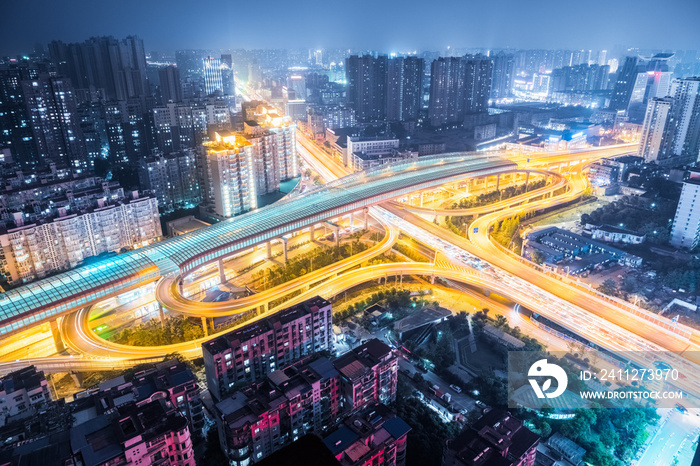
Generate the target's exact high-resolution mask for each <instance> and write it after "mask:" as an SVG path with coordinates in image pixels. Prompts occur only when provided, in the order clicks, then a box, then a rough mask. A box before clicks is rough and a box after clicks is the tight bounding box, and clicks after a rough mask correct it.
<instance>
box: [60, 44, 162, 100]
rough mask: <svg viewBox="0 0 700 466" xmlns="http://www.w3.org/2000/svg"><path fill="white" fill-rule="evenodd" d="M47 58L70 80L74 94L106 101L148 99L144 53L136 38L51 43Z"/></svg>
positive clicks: (148, 91)
mask: <svg viewBox="0 0 700 466" xmlns="http://www.w3.org/2000/svg"><path fill="white" fill-rule="evenodd" d="M49 55H50V57H51V60H52V61H53V63H54V64H55V65H56V67H57V69H58V71H59V73H60V74H62V75H64V76H67V77H69V78H70V79H71V82H72V83H73V86H74V87H75V89H76V90H82V91H87V93H81V95H89V94H90V93H91V92H92V91H95V90H97V91H100V92H103V93H104V96H105V98H106V99H107V100H126V99H129V98H132V97H142V96H146V95H150V89H149V86H148V79H147V77H146V53H145V52H144V48H143V41H142V40H141V39H139V38H138V37H136V36H128V37H126V38H125V39H121V40H117V39H115V38H114V37H111V36H108V37H93V38H90V39H88V40H86V41H85V42H82V43H74V44H65V43H63V42H61V41H53V42H51V43H50V44H49Z"/></svg>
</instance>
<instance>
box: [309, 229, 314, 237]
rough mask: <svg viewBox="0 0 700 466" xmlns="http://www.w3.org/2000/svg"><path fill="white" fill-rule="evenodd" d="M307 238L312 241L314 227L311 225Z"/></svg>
mask: <svg viewBox="0 0 700 466" xmlns="http://www.w3.org/2000/svg"><path fill="white" fill-rule="evenodd" d="M309 236H310V237H311V241H313V240H314V226H313V225H311V226H310V227H309Z"/></svg>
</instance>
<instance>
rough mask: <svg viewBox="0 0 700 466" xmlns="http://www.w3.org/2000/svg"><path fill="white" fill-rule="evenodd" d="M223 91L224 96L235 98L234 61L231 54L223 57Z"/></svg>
mask: <svg viewBox="0 0 700 466" xmlns="http://www.w3.org/2000/svg"><path fill="white" fill-rule="evenodd" d="M221 86H222V88H221V90H222V91H223V93H224V95H227V96H233V95H234V94H235V91H234V86H235V85H234V82H233V59H232V58H231V54H224V55H221Z"/></svg>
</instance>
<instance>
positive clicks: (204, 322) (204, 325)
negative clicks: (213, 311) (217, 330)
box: [202, 317, 209, 337]
mask: <svg viewBox="0 0 700 466" xmlns="http://www.w3.org/2000/svg"><path fill="white" fill-rule="evenodd" d="M202 330H204V336H205V337H208V336H209V324H208V323H207V318H206V317H202Z"/></svg>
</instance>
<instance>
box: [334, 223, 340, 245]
mask: <svg viewBox="0 0 700 466" xmlns="http://www.w3.org/2000/svg"><path fill="white" fill-rule="evenodd" d="M339 246H340V227H335V247H339Z"/></svg>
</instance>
